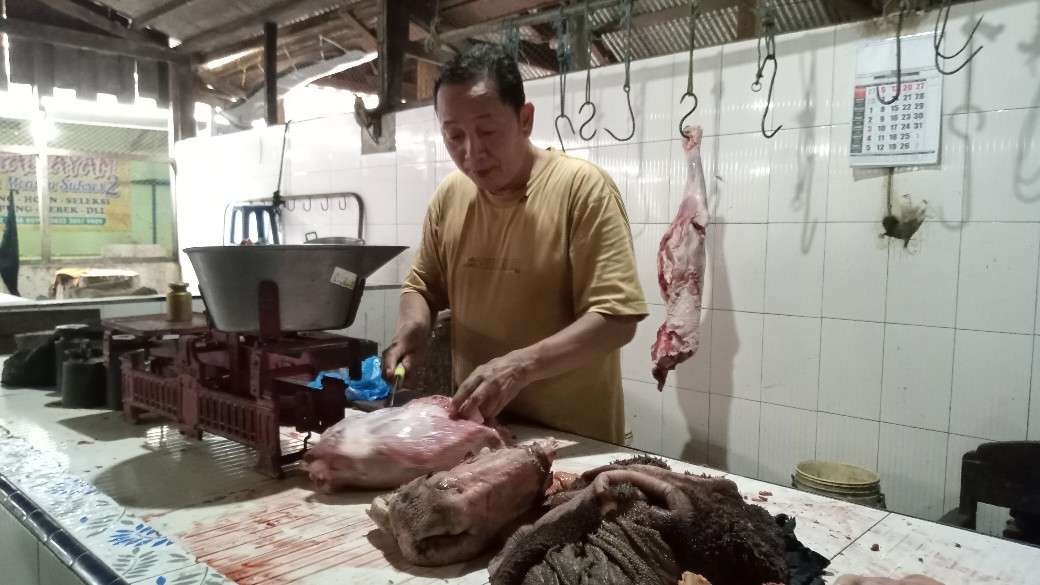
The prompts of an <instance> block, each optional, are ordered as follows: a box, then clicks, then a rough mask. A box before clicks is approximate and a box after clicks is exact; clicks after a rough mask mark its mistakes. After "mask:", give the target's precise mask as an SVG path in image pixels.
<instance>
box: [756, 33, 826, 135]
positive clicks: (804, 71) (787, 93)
mask: <svg viewBox="0 0 1040 585" xmlns="http://www.w3.org/2000/svg"><path fill="white" fill-rule="evenodd" d="M834 34H835V31H834V29H833V28H824V29H816V30H810V31H804V32H797V33H793V34H786V35H782V36H780V37H779V38H777V40H776V53H777V56H778V57H777V58H778V59H781V60H782V61H781V65H780V67H781V68H782V71H783V74H782V75H780V74H778V75H777V78H776V87H775V88H774V89H773V103H774V104H775V106H774V108H773V109H772V111H771V115H772V125H771V126H770V128H775V127H776V126H778V125H781V124H782V125H783V128H784V129H785V130H786V129H795V128H806V127H811V126H823V125H826V124H830V123H831V88H832V86H833V82H832V75H833V72H834V38H835V37H834ZM767 81H768V79H767V80H765V81H764V82H763V83H766V82H767ZM763 91H768V86H767V87H766V88H764V89H763ZM781 132H783V130H781Z"/></svg>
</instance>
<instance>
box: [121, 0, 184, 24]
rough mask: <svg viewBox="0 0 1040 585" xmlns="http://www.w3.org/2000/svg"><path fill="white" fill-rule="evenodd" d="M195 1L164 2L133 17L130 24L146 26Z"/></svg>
mask: <svg viewBox="0 0 1040 585" xmlns="http://www.w3.org/2000/svg"><path fill="white" fill-rule="evenodd" d="M194 1H195V0H169V1H168V2H163V3H162V4H160V5H158V6H156V7H155V8H152V9H151V10H147V11H145V12H144V13H142V14H141V16H138V17H137V18H134V19H132V21H131V23H130V26H131V27H133V28H136V29H141V28H144V27H146V26H148V25H149V24H151V23H153V22H155V21H156V20H159V19H160V18H162V17H163V16H166V15H167V14H169V13H171V12H173V11H174V10H177V9H178V8H180V7H182V6H184V5H185V4H188V3H189V2H194Z"/></svg>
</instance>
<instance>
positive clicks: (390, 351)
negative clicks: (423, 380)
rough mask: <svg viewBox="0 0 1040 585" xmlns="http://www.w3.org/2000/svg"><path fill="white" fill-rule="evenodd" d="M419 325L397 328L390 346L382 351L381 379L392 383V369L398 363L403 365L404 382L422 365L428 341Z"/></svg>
mask: <svg viewBox="0 0 1040 585" xmlns="http://www.w3.org/2000/svg"><path fill="white" fill-rule="evenodd" d="M421 329H422V328H421V327H416V328H409V330H405V331H402V330H399V331H398V332H397V336H396V337H394V340H393V341H392V342H390V346H389V347H387V348H386V350H385V351H383V357H382V361H383V379H384V380H386V381H387V382H388V383H390V384H393V383H394V370H395V369H397V366H398V365H403V366H404V370H405V383H410V382H411V381H413V380H414V374H415V372H416V370H417V369H418V368H419V367H420V366H421V365H422V362H423V358H424V357H425V353H426V344H427V342H428V340H427V337H428V335H427V334H424V333H423V332H422V330H421Z"/></svg>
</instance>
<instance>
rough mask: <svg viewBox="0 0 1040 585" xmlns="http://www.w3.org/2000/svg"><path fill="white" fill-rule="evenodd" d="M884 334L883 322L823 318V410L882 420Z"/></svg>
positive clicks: (821, 347)
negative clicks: (880, 417) (880, 418)
mask: <svg viewBox="0 0 1040 585" xmlns="http://www.w3.org/2000/svg"><path fill="white" fill-rule="evenodd" d="M884 335H885V326H884V325H882V324H881V323H866V322H863V321H845V320H839V319H824V320H823V338H822V341H821V344H820V402H819V408H820V410H821V411H824V412H832V413H837V414H844V415H849V416H857V417H860V418H864V419H872V420H879V416H880V413H881V373H882V367H883V363H884V339H885V337H884Z"/></svg>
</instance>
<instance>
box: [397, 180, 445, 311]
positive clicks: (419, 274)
mask: <svg viewBox="0 0 1040 585" xmlns="http://www.w3.org/2000/svg"><path fill="white" fill-rule="evenodd" d="M440 216H441V213H440V198H439V197H435V198H434V200H433V202H432V203H431V204H430V207H429V209H427V210H426V219H425V221H424V222H423V229H422V239H421V241H420V243H419V248H418V250H416V252H415V256H414V257H413V259H412V268H411V270H410V271H409V272H408V276H407V277H406V278H405V280H404V284H403V285H402V287H401V289H402V293H401V294H406V293H419V294H421V295H422V296H423V298H424V299H426V304H428V305H429V306H430V311H431V312H432V313H433V314H434V315H436V314H437V313H438V312H439V311H442V310H444V309H447V308H448V293H447V284H446V281H445V271H444V267H443V263H442V260H441V254H440V250H441V245H440V244H441V226H440Z"/></svg>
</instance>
